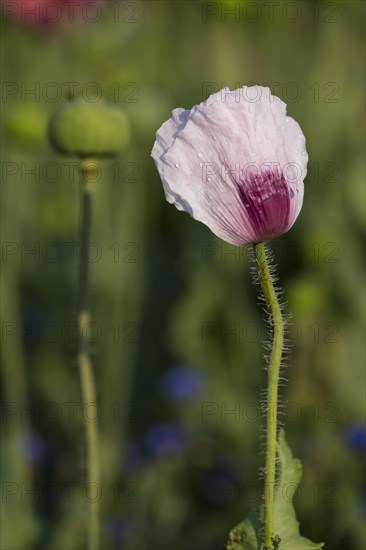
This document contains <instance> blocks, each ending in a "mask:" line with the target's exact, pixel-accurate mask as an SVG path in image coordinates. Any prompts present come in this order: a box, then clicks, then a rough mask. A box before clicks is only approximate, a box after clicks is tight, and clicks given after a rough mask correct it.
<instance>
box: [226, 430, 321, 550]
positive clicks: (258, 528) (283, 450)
mask: <svg viewBox="0 0 366 550" xmlns="http://www.w3.org/2000/svg"><path fill="white" fill-rule="evenodd" d="M277 458H278V472H277V482H276V488H275V494H274V533H275V535H274V536H273V539H272V542H273V549H274V550H320V549H321V548H322V547H323V544H322V543H320V544H316V543H315V542H311V541H310V540H309V539H306V538H305V537H302V536H301V535H300V531H299V522H298V521H297V519H296V512H295V509H294V505H293V503H292V501H293V497H294V494H295V491H296V489H297V487H298V485H299V483H300V479H301V474H302V466H301V462H300V460H299V459H297V458H293V456H292V453H291V450H290V448H289V447H288V445H287V443H286V440H285V432H284V430H281V431H280V434H279V438H278V442H277ZM262 531H263V506H260V507H259V508H257V509H256V510H253V511H251V512H250V513H249V514H248V516H247V518H246V519H245V520H244V521H242V522H241V523H239V524H238V525H237V526H236V527H234V528H233V529H232V530H231V531H230V534H229V540H228V542H227V545H226V549H227V550H260V549H263V550H264V549H265V547H264V545H263V544H262V542H261V541H262Z"/></svg>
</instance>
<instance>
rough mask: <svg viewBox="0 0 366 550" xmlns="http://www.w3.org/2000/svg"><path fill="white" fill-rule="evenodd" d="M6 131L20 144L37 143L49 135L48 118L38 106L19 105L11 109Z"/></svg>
mask: <svg viewBox="0 0 366 550" xmlns="http://www.w3.org/2000/svg"><path fill="white" fill-rule="evenodd" d="M6 131H7V133H8V135H9V136H10V137H11V138H12V139H13V140H14V141H16V142H17V143H18V144H19V145H26V146H33V145H37V144H39V143H42V142H43V141H44V140H45V138H46V136H47V119H46V117H45V114H44V112H43V111H41V110H40V109H38V108H34V107H30V106H28V105H21V106H17V107H14V108H13V109H11V111H10V112H9V114H8V116H7V118H6Z"/></svg>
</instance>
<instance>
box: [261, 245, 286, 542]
mask: <svg viewBox="0 0 366 550" xmlns="http://www.w3.org/2000/svg"><path fill="white" fill-rule="evenodd" d="M254 250H255V254H256V258H257V263H258V274H259V280H260V283H261V286H262V290H263V294H264V298H265V301H266V304H267V308H268V312H269V318H270V324H271V327H272V330H273V341H272V350H271V355H270V360H269V365H268V385H267V417H266V461H265V477H264V544H265V547H266V548H269V549H272V548H273V541H272V537H273V536H274V534H275V533H274V532H273V528H274V485H275V473H276V441H277V409H278V382H279V374H280V367H281V358H282V351H283V344H284V323H283V318H282V313H281V308H280V304H279V301H278V298H277V295H276V291H275V288H274V285H273V280H272V277H271V273H270V270H269V264H268V257H267V253H266V248H265V245H264V243H258V244H255V245H254Z"/></svg>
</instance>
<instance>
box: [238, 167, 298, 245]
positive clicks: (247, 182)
mask: <svg viewBox="0 0 366 550" xmlns="http://www.w3.org/2000/svg"><path fill="white" fill-rule="evenodd" d="M238 192H239V196H240V199H241V201H242V203H243V206H244V208H245V210H246V212H247V215H248V217H249V219H250V221H251V224H252V227H253V229H254V232H255V235H256V237H257V238H258V242H260V241H265V240H268V239H271V238H273V237H276V236H277V235H281V233H284V232H285V231H287V229H288V228H289V221H290V202H291V199H292V198H293V196H294V192H293V190H292V189H291V188H290V186H289V185H288V183H287V182H286V180H285V177H284V175H283V173H282V172H281V171H280V170H263V171H261V172H257V173H254V172H253V173H251V174H246V175H245V177H243V178H242V179H241V180H240V181H239V182H238Z"/></svg>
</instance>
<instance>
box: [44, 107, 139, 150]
mask: <svg viewBox="0 0 366 550" xmlns="http://www.w3.org/2000/svg"><path fill="white" fill-rule="evenodd" d="M129 137H130V130H129V123H128V119H127V115H126V114H125V112H124V111H122V110H121V109H119V108H118V107H115V106H113V105H108V104H107V103H104V102H99V103H88V102H86V101H84V100H76V101H75V102H73V103H69V104H67V105H66V106H64V107H62V108H61V109H60V110H59V111H58V112H56V113H55V114H54V116H53V117H52V118H51V121H50V125H49V138H50V141H51V143H52V145H53V146H54V147H55V149H56V150H57V151H59V152H61V153H63V154H66V155H77V156H79V157H87V156H89V157H103V156H113V155H116V154H117V153H119V152H120V151H121V149H123V148H124V147H125V146H126V145H127V143H128V141H129Z"/></svg>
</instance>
